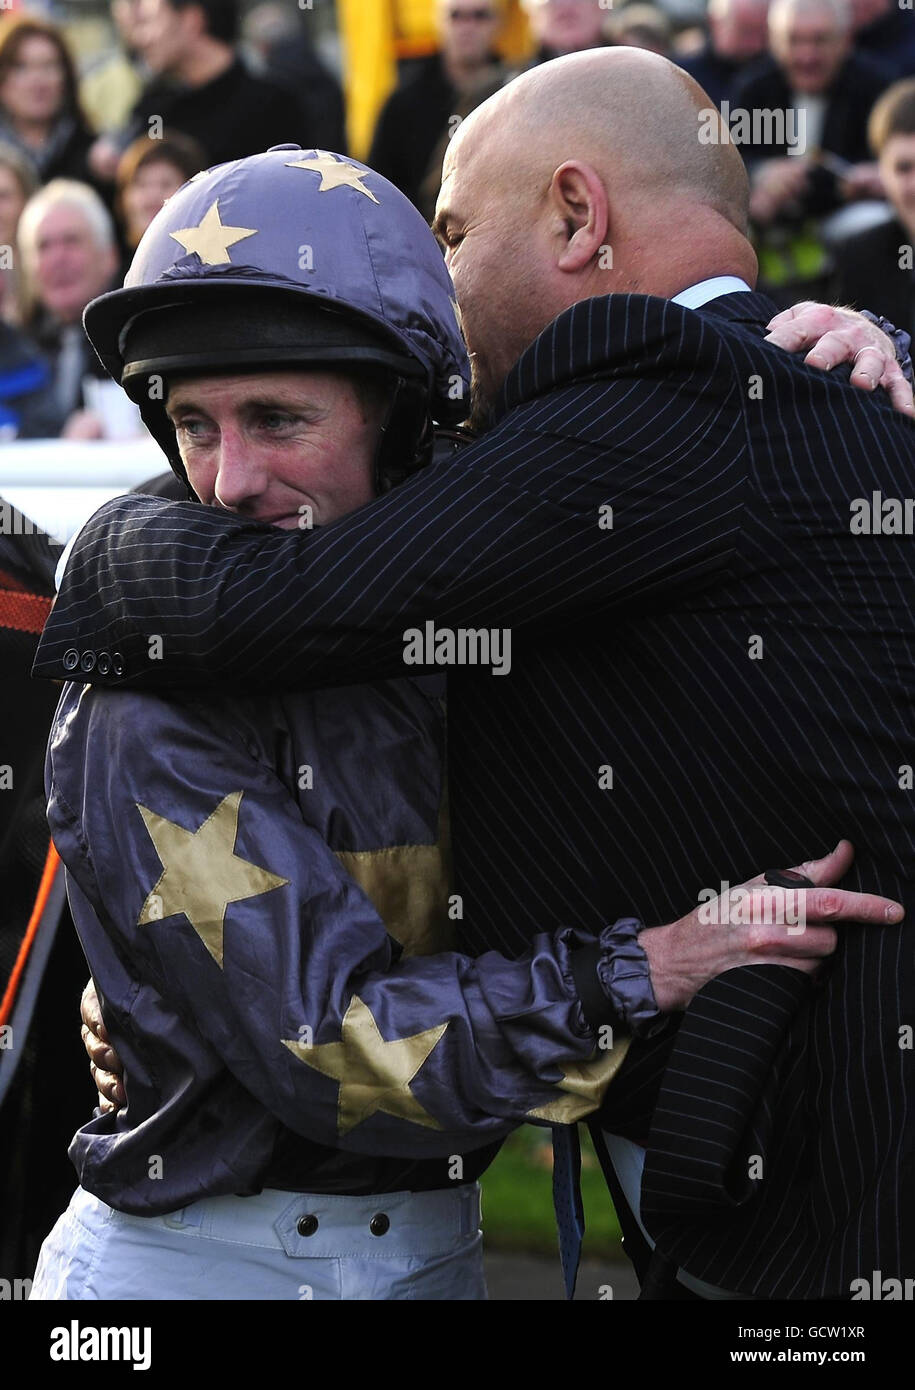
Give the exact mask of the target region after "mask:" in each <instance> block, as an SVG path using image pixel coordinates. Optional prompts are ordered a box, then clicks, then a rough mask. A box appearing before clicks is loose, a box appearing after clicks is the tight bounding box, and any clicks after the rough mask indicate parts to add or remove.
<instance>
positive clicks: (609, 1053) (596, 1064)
mask: <svg viewBox="0 0 915 1390" xmlns="http://www.w3.org/2000/svg"><path fill="white" fill-rule="evenodd" d="M628 1050H629V1039H628V1038H621V1039H620V1041H619V1042H618V1043H615V1044H614V1045H613V1047H608V1048H605V1049H603V1050H602V1051H601V1053H600V1055H599V1056H598V1057H596V1058H592V1059H591V1060H590V1061H588V1062H570V1063H569V1065H568V1066H566V1067H563V1068H561V1070H562V1080H561V1081H557V1082H556V1089H557V1091H565V1092H566V1093H567V1094H566V1095H563V1096H559V1097H558V1099H557V1100H551V1101H548V1102H547V1104H546V1105H538V1106H537V1108H536V1109H535V1110H529V1111H528V1112H527V1118H528V1119H529V1120H548V1121H549V1122H550V1124H554V1125H571V1124H574V1123H575V1121H576V1120H580V1119H582V1117H583V1116H585V1115H590V1114H591V1111H592V1110H596V1109H597V1107H598V1106H599V1105H600V1103H601V1101H602V1100H603V1098H604V1092H605V1091H606V1089H607V1087H608V1086H609V1084H610V1082H611V1081H612V1079H613V1077H614V1076H615V1075H616V1073H617V1072H618V1071H619V1069H620V1067H621V1066H622V1065H623V1058H624V1057H625V1056H626V1053H627V1051H628Z"/></svg>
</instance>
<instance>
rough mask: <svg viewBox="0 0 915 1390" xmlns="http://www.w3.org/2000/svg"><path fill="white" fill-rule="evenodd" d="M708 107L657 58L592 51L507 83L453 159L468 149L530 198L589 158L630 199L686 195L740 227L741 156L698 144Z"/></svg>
mask: <svg viewBox="0 0 915 1390" xmlns="http://www.w3.org/2000/svg"><path fill="white" fill-rule="evenodd" d="M711 106H712V103H711V102H710V100H709V98H708V97H707V96H706V94H705V92H703V90H702V88H701V87H700V86H699V85H698V83H696V82H694V81H693V79H692V78H691V77H689V76H688V75H687V74H686V73H685V72H683V70H682V69H681V68H678V67H677V66H676V65H675V64H674V63H671V62H669V61H668V59H666V58H662V57H660V56H659V55H658V54H656V53H649V52H646V51H645V50H644V49H639V48H609V49H594V50H590V51H588V52H586V53H574V54H571V55H569V56H568V57H566V58H559V59H557V60H556V61H554V62H552V63H544V64H542V65H541V66H540V67H537V68H533V69H532V70H531V71H529V72H526V73H524V74H522V76H520V77H518V78H516V79H515V81H513V82H510V83H509V84H508V85H507V86H506V87H503V88H502V90H501V91H499V92H497V93H496V95H495V96H493V97H491V98H490V99H489V101H487V102H484V104H483V105H482V106H480V107H478V108H477V110H476V111H474V112H473V113H472V114H471V115H470V116H469V117H468V119H467V120H466V121H465V122H464V123H463V124H462V126H461V127H460V129H459V131H458V134H457V136H456V137H455V140H454V142H453V150H452V153H453V154H454V155H457V154H458V152H459V151H460V150H461V148H462V147H466V150H467V152H468V153H469V152H470V150H471V149H472V151H473V157H474V158H475V159H478V160H484V161H486V162H490V165H491V169H492V177H493V179H494V180H495V179H496V178H497V177H499V176H501V175H504V174H505V173H507V172H511V173H512V175H513V178H514V181H515V186H516V189H517V190H518V191H519V192H520V191H521V188H522V187H523V189H524V191H525V193H527V194H535V193H536V192H538V191H541V192H542V190H543V187H544V181H545V180H546V182H548V181H549V177H550V175H551V174H552V173H553V171H554V170H555V169H556V168H557V167H558V166H559V165H561V164H562V163H563V162H564V161H566V160H569V159H577V160H584V161H587V162H588V163H589V164H591V165H592V166H593V167H594V168H595V170H596V171H597V172H598V174H599V175H600V176H601V177H602V178H603V179H604V180H605V182H606V183H607V185H608V186H609V185H610V183H611V182H612V183H613V184H614V185H616V186H619V187H620V188H621V189H622V188H624V189H625V197H626V199H627V200H629V201H633V200H635V199H639V200H641V201H645V200H661V201H663V202H668V201H670V200H672V199H687V200H689V201H691V202H693V203H695V204H701V205H702V206H705V207H708V208H710V209H712V210H714V211H715V212H716V213H718V214H719V215H720V216H721V217H722V218H723V219H725V220H726V221H727V222H729V223H731V225H732V226H734V227H737V228H739V229H740V230H741V231H743V230H745V229H746V219H747V201H748V187H747V176H746V171H745V169H744V165H743V160H742V159H741V158H740V155H739V154H738V152H737V150H736V149H735V148H734V146H733V145H732V144H731V143H730V142H728V143H724V142H723V141H722V143H720V144H708V143H702V142H701V141H700V138H699V132H700V128H701V126H702V124H703V118H702V113H703V112H704V113H706V124H707V122H708V117H707V113H708V112H709V110H710V108H711ZM447 171H448V161H447V160H446V164H445V177H447Z"/></svg>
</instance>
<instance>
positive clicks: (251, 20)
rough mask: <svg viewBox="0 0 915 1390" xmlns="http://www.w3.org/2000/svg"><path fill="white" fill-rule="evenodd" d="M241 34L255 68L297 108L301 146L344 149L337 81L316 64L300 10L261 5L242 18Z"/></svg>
mask: <svg viewBox="0 0 915 1390" xmlns="http://www.w3.org/2000/svg"><path fill="white" fill-rule="evenodd" d="M242 34H243V36H244V40H245V43H246V45H247V46H248V48H249V49H250V50H251V51H252V53H253V54H254V57H255V60H256V62H257V64H258V68H259V71H260V72H262V73H263V74H264V75H265V76H266V77H267V78H268V79H269V80H270V81H272V82H276V83H278V84H279V86H281V87H287V88H288V89H289V90H290V91H291V92H292V93H293V94H294V95H295V96H296V98H297V99H298V102H299V105H300V106H301V108H302V124H301V129H302V130H303V131H304V132H305V136H304V139H303V144H307V145H309V146H311V147H314V148H317V149H322V150H335V151H337V153H338V154H343V153H344V152H345V150H346V114H345V110H344V105H343V92H342V90H341V88H340V83H339V82H338V81H337V79H336V77H334V75H333V73H332V72H329V71H328V69H327V68H326V67H325V66H324V64H323V63H322V62H321V59H320V58H319V57H318V55H317V53H316V52H315V48H314V44H313V43H312V42H311V39H310V37H309V34H308V30H307V28H306V27H305V24H304V23H303V13H302V10H301V9H295V8H290V7H289V6H288V5H280V4H271V3H266V4H262V5H255V6H254V8H253V9H252V10H249V11H248V14H247V15H246V16H245V20H244V24H243V27H242Z"/></svg>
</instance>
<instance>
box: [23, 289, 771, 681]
mask: <svg viewBox="0 0 915 1390" xmlns="http://www.w3.org/2000/svg"><path fill="white" fill-rule="evenodd" d="M620 298H622V299H626V298H627V297H626V296H620ZM634 298H636V299H638V300H639V302H640V303H643V304H645V303H647V304H649V305H650V306H651V313H652V314H658V313H660V312H661V311H659V310H656V309H655V308H654V306H655V305H657V304H661V305H663V304H665V303H666V301H647V300H644V299H642V298H641V297H634ZM671 311H675V312H671ZM645 312H646V313H647V312H648V311H647V310H646V311H645ZM652 324H653V331H654V333H655V339H654V340H653V346H652V353H651V354H649V355H647V356H646V357H645V359H644V360H643V361H641V362H640V365H639V366H638V368H634V367H632V366H631V365H630V364H629V359H628V357H626V355H625V353H623V352H622V351H621V360H620V364H619V367H618V374H617V376H615V377H613V379H611V380H609V381H603V380H602V381H599V382H593V383H590V384H587V385H575V386H574V387H570V389H569V390H567V391H565V392H562V391H559V392H553V393H552V394H551V395H549V396H547V397H546V398H545V399H544V400H543V401H542V402H541V401H538V400H536V399H535V400H534V401H532V402H530V403H529V404H528V405H526V406H523V407H521V408H519V409H518V410H515V411H514V412H512V413H511V414H510V415H509V416H507V417H506V418H505V419H504V420H503V421H502V423H501V424H500V425H498V426H497V427H496V428H495V429H494V430H492V431H491V432H490V434H489V435H487V436H486V438H485V439H484V440H482V441H480V442H479V443H477V444H476V445H474V446H472V447H471V448H470V449H467V450H465V451H464V452H463V453H462V454H459V455H458V456H457V457H456V458H455V459H454V460H453V461H449V462H445V463H441V464H438V465H435V466H433V467H431V468H429V469H427V470H426V471H425V472H423V473H422V474H420V475H419V476H418V477H417V478H415V479H413V480H412V481H411V482H409V483H407V484H404V485H403V486H401V487H400V488H397V489H395V490H393V491H392V492H390V493H388V494H386V495H385V496H384V497H382V498H380V499H378V500H377V501H376V502H374V503H372V504H371V505H369V506H367V507H364V508H362V509H360V510H359V511H357V512H355V513H354V514H352V515H350V516H348V517H346V518H345V519H343V520H341V521H339V522H335V523H334V524H333V525H330V526H326V527H321V528H317V529H315V530H312V531H300V532H288V531H279V530H277V529H275V528H273V527H268V526H264V525H257V524H253V523H251V522H250V521H248V522H246V521H245V520H243V519H241V518H238V517H233V516H230V515H227V514H226V513H225V512H222V511H217V510H215V509H213V508H208V507H201V506H199V505H196V504H194V503H188V504H179V503H175V504H166V503H163V502H160V501H157V500H153V499H150V498H138V497H131V498H119V499H115V500H114V501H112V502H110V503H108V504H107V505H106V506H104V507H103V508H102V509H101V510H100V511H99V512H97V513H96V514H95V516H94V517H93V518H92V519H91V520H90V521H89V522H88V523H87V525H86V526H85V527H84V529H83V531H82V532H81V533H80V535H79V537H78V540H77V544H76V546H75V547H74V551H73V554H72V556H71V558H70V561H69V564H68V566H67V569H66V573H65V576H64V580H63V584H62V587H61V592H60V595H59V597H58V601H57V605H56V607H55V610H54V612H53V614H52V615H51V619H50V621H49V623H48V625H47V627H46V629H45V633H44V635H43V637H42V642H41V645H40V647H39V652H38V658H37V660H36V664H35V667H34V670H35V674H36V675H45V676H51V677H65V678H70V679H74V680H86V679H91V680H93V681H99V682H101V683H103V684H105V683H108V684H117V683H119V682H122V681H126V682H128V683H130V684H131V685H138V686H143V687H147V688H155V687H165V686H169V685H172V686H174V685H181V686H185V687H191V686H195V685H198V686H199V685H207V684H209V683H211V682H212V681H214V680H217V681H223V682H225V683H226V684H227V685H228V686H229V687H231V688H233V689H240V690H247V691H257V690H266V689H271V688H272V689H275V688H277V687H282V686H286V687H299V688H306V687H316V686H322V685H333V684H341V685H342V684H346V683H350V682H354V681H359V680H367V679H377V678H379V677H382V676H394V675H403V674H404V673H405V669H406V673H407V674H409V673H410V671H409V669H408V668H405V664H404V658H405V650H406V648H407V645H408V643H409V642H411V641H412V640H413V639H412V634H415V633H425V632H426V631H427V627H426V624H430V625H432V626H434V627H435V628H436V629H438V628H441V627H448V628H450V629H452V630H454V629H458V628H461V629H467V630H478V629H487V630H490V631H491V630H493V629H496V630H506V629H507V630H509V631H510V632H511V635H512V640H513V642H516V643H517V644H519V645H520V644H523V643H524V642H525V641H532V640H537V639H538V638H539V636H540V635H542V634H543V633H546V632H556V631H560V630H563V629H565V628H567V626H568V624H569V623H570V622H588V621H591V620H593V619H594V618H595V617H596V616H600V617H601V618H603V617H606V616H607V615H608V614H612V612H613V611H614V610H618V609H621V608H626V607H627V606H629V605H631V604H632V603H633V602H635V601H638V602H639V603H642V602H649V603H650V602H652V601H653V600H654V599H656V598H660V597H662V596H663V595H664V594H665V593H667V592H676V593H678V594H680V593H682V592H683V591H684V588H685V587H687V586H690V585H697V584H702V583H706V582H708V580H709V578H710V577H711V576H712V575H714V574H715V573H716V572H717V571H718V570H719V569H720V568H721V566H722V565H723V564H725V563H726V561H727V559H728V558H729V556H730V554H731V553H732V550H733V548H734V544H735V537H736V534H737V532H738V530H739V518H740V514H741V506H742V502H743V493H742V489H743V485H744V471H745V470H744V463H745V459H744V452H743V451H744V450H745V436H744V432H743V428H742V424H741V415H740V410H739V408H737V409H735V408H734V405H733V401H734V395H735V393H739V392H740V391H742V390H743V384H742V383H738V382H736V381H735V380H734V379H733V373H732V372H731V371H730V369H729V368H728V366H727V364H726V363H725V362H724V361H723V360H722V359H721V357H720V356H719V349H718V347H717V345H716V335H715V332H714V330H713V329H709V328H708V327H707V325H705V323H704V321H703V320H702V319H701V318H700V316H699V315H696V314H690V313H689V311H687V310H682V309H680V307H679V306H677V305H673V306H668V307H667V310H665V311H664V317H663V319H662V320H661V321H659V322H658V323H654V320H652ZM716 371H717V375H716ZM729 397H730V401H729V400H728V398H729ZM408 634H409V636H408ZM416 650H417V649H416V647H415V646H414V647H413V651H414V652H415V651H416ZM86 652H89V653H91V655H90V657H89V663H90V664H89V674H86V673H85V671H84V670H81V669H80V660H81V658H82V656H83V654H84V653H86ZM103 652H104V653H105V655H106V658H107V660H105V661H104V662H103V661H101V654H102V653H103ZM65 658H66V660H65ZM97 658H99V664H98V665H96V659H97ZM68 662H69V665H68V664H67V663H68ZM109 663H110V664H109ZM102 665H104V666H105V670H104V671H103V670H102V669H101V667H102Z"/></svg>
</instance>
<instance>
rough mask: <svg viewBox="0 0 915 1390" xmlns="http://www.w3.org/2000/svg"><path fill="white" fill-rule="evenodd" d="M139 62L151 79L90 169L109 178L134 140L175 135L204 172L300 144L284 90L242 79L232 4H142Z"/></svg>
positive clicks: (296, 118) (211, 0)
mask: <svg viewBox="0 0 915 1390" xmlns="http://www.w3.org/2000/svg"><path fill="white" fill-rule="evenodd" d="M141 17H142V23H141V24H140V25H139V27H138V31H137V32H138V40H137V42H138V47H139V50H140V56H141V57H142V59H143V61H144V62H145V63H146V66H147V67H148V68H149V70H150V72H151V73H152V77H151V79H150V81H149V83H148V84H147V86H146V87H145V88H144V90H143V91H142V92H141V94H140V97H139V99H138V101H137V103H136V106H135V107H134V110H133V113H132V116H131V121H130V124H129V125H128V127H127V129H126V130H125V131H124V132H123V133H122V134H121V136H120V138H119V139H118V140H117V142H116V143H113V142H112V141H110V140H108V139H106V138H104V137H103V138H102V139H100V140H99V141H97V142H96V146H95V149H94V151H93V167H94V168H95V169H96V171H97V172H99V173H103V172H104V173H105V174H107V176H108V177H109V178H112V177H113V176H114V169H115V167H116V164H117V159H118V156H119V154H120V153H121V152H122V151H123V150H125V149H126V148H127V146H128V145H129V144H130V143H131V142H132V141H133V140H136V139H137V138H138V137H139V136H140V135H150V134H153V135H155V134H156V133H157V132H158V134H160V135H161V134H162V131H163V129H169V130H180V131H183V132H184V134H185V135H190V136H192V137H193V139H195V140H197V141H198V142H199V143H200V144H201V145H202V146H203V148H204V150H205V151H206V153H207V156H208V158H209V161H210V163H211V164H222V163H223V162H224V161H225V160H228V159H241V158H243V157H244V156H245V155H247V154H255V153H256V152H257V151H258V150H266V149H268V148H269V147H270V146H271V145H278V144H282V143H284V142H286V141H290V140H291V141H296V140H299V139H300V138H302V139H304V138H307V133H305V132H302V130H301V125H302V112H301V108H300V107H299V104H298V102H297V101H296V99H295V97H294V96H292V95H291V93H289V92H288V91H286V90H285V88H283V87H281V86H279V85H277V84H276V83H273V82H270V81H268V80H267V79H265V78H261V77H254V76H253V75H252V74H251V73H250V72H248V70H247V68H246V67H245V65H244V63H243V62H242V60H241V58H240V57H239V55H238V51H237V48H236V42H237V37H238V5H237V3H236V0H143V8H142V15H141Z"/></svg>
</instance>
